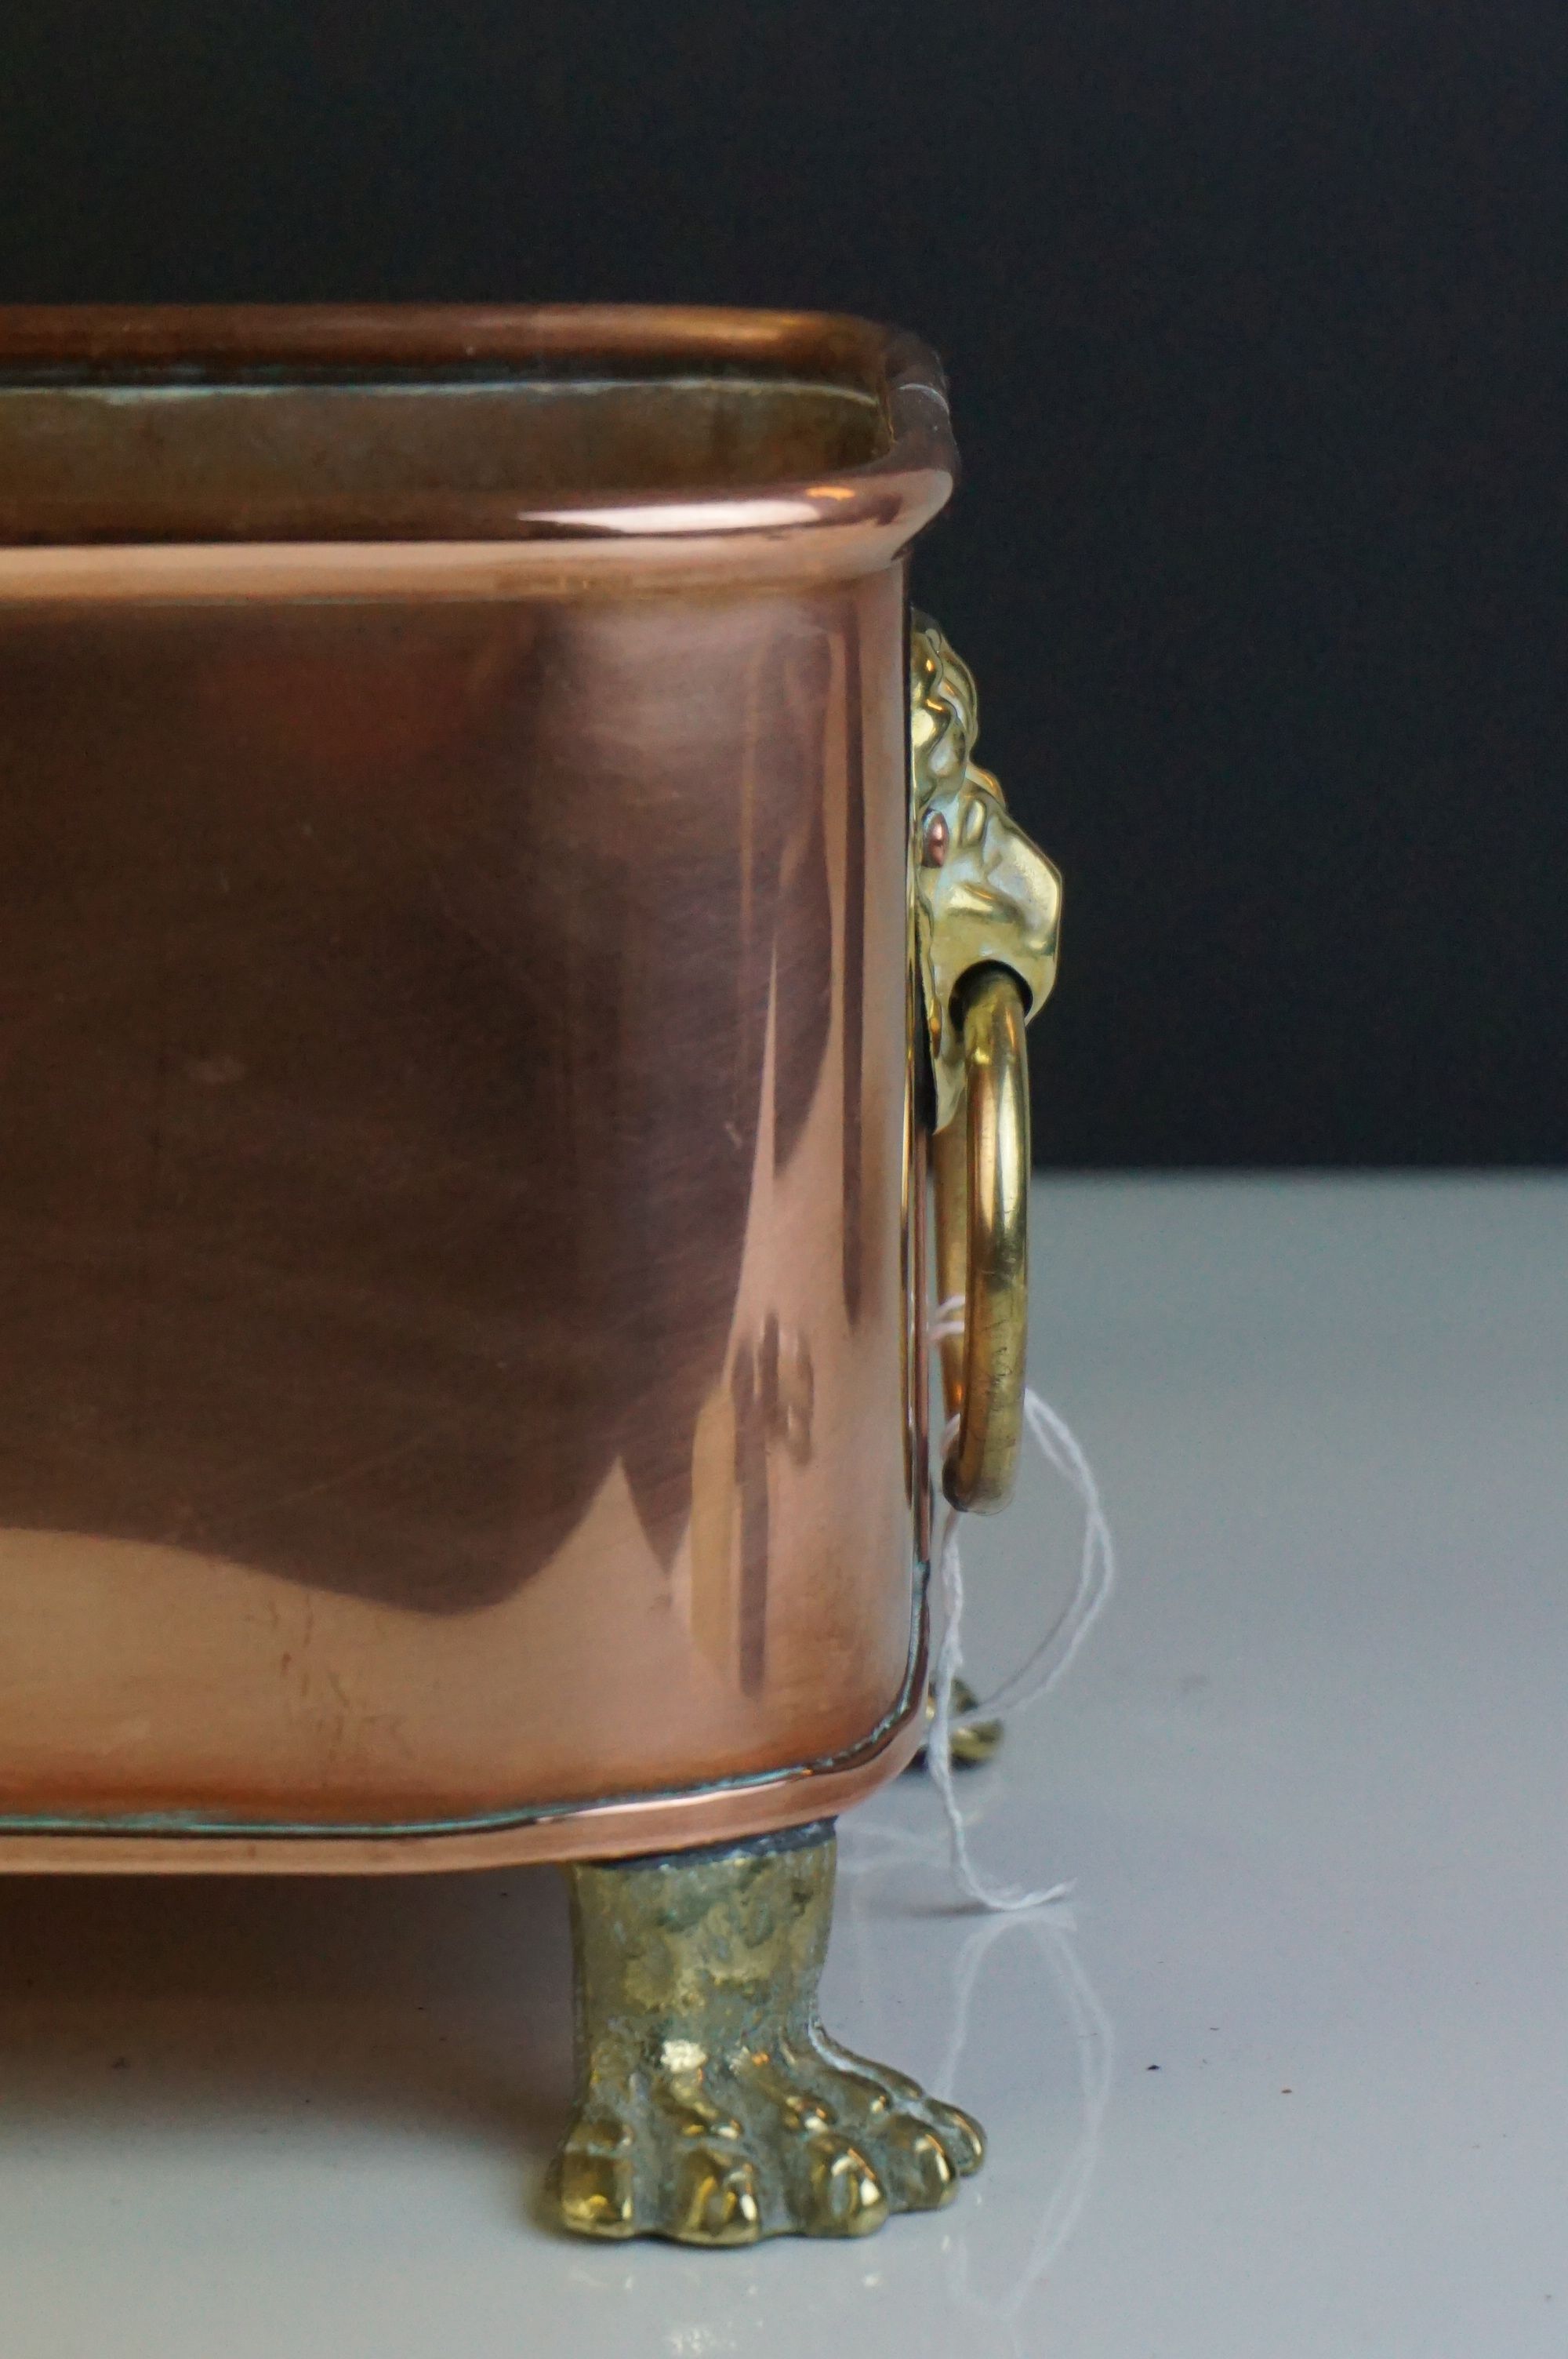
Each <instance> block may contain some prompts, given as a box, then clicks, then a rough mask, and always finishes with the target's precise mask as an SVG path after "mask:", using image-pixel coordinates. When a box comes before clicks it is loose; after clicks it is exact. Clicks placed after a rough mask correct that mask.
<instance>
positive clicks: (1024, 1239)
mask: <svg viewBox="0 0 1568 2359" xmlns="http://www.w3.org/2000/svg"><path fill="white" fill-rule="evenodd" d="M954 1000H955V1002H956V1003H957V1004H956V1005H955V1006H954V1011H953V1012H954V1015H955V1016H956V1017H957V1016H960V1015H961V1017H962V1031H963V1039H964V1099H963V1115H962V1119H960V1118H959V1117H958V1116H957V1115H955V1117H954V1119H953V1120H952V1121H951V1122H950V1123H948V1124H947V1125H946V1128H945V1129H943V1130H940V1131H938V1132H937V1134H936V1136H935V1140H934V1142H933V1154H932V1162H933V1168H934V1170H935V1182H936V1271H937V1278H938V1282H939V1286H940V1289H941V1294H942V1298H943V1299H944V1301H946V1302H952V1301H953V1300H954V1299H955V1298H956V1297H959V1296H961V1297H962V1299H963V1321H962V1332H961V1333H960V1332H957V1328H958V1321H957V1317H956V1316H955V1317H954V1318H953V1320H952V1322H951V1330H950V1332H948V1333H946V1335H944V1336H943V1337H942V1338H941V1340H940V1343H939V1349H940V1352H941V1360H942V1394H943V1399H944V1402H945V1404H946V1414H947V1419H948V1425H949V1428H950V1429H951V1430H952V1432H953V1440H952V1441H951V1443H950V1445H949V1446H948V1447H947V1449H946V1451H945V1452H944V1454H943V1464H942V1488H943V1491H944V1492H945V1494H946V1497H947V1499H948V1501H949V1502H950V1504H951V1505H952V1506H955V1507H962V1508H967V1509H979V1510H980V1511H981V1512H984V1511H985V1510H987V1509H989V1508H994V1507H1001V1506H1006V1504H1007V1501H1008V1499H1009V1497H1010V1496H1011V1491H1012V1482H1013V1476H1014V1474H1015V1473H1016V1472H1017V1467H1018V1446H1019V1440H1020V1438H1021V1436H1022V1430H1023V1375H1024V1352H1025V1343H1026V1337H1027V1329H1028V1321H1029V1062H1028V1051H1027V1049H1025V1046H1024V1038H1023V991H1022V985H1021V984H1020V983H1019V980H1018V977H1017V976H1016V975H1015V974H1013V973H1011V971H1010V970H1009V969H1008V968H1006V967H1000V966H983V967H978V968H977V969H976V970H975V971H974V973H971V974H968V975H966V976H965V977H964V978H963V980H962V982H961V983H960V984H959V985H958V987H957V991H956V992H955V993H954ZM955 1419H957V1424H956V1426H955V1425H954V1420H955Z"/></svg>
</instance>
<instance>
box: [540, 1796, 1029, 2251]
mask: <svg viewBox="0 0 1568 2359" xmlns="http://www.w3.org/2000/svg"><path fill="white" fill-rule="evenodd" d="M835 1848H836V1847H835V1843H834V1840H833V1831H832V1828H831V1826H830V1825H825V1824H824V1825H817V1826H814V1827H806V1828H801V1829H798V1830H796V1831H795V1832H791V1833H789V1834H785V1835H781V1836H774V1837H771V1838H764V1839H763V1840H762V1841H759V1842H755V1843H742V1844H738V1845H731V1846H726V1847H724V1848H723V1849H721V1850H715V1851H706V1852H687V1853H674V1854H669V1855H667V1856H664V1857H659V1858H654V1859H645V1860H629V1861H617V1862H613V1863H611V1864H608V1865H603V1864H600V1865H576V1866H572V1867H570V1868H568V1870H567V1875H568V1881H569V1884H570V1886H571V1896H572V1930H573V1937H574V1942H575V1950H576V1962H577V2083H578V2085H577V2100H576V2111H575V2115H574V2118H573V2122H572V2125H571V2128H570V2130H569V2131H568V2134H567V2138H566V2142H565V2145H564V2146H563V2147H562V2148H561V2151H560V2153H559V2155H558V2156H557V2160H556V2164H555V2168H554V2171H553V2174H552V2180H551V2190H552V2201H553V2203H554V2205H555V2206H556V2209H557V2213H558V2216H559V2218H560V2219H561V2221H562V2222H563V2223H564V2224H565V2225H566V2226H567V2227H568V2228H571V2229H575V2230H576V2231H578V2232H579V2234H583V2235H589V2236H614V2237H623V2236H644V2235H651V2236H673V2237H676V2238H677V2239H678V2240H679V2241H680V2242H681V2243H683V2244H690V2245H751V2244H754V2243H756V2241H757V2240H758V2238H759V2237H762V2236H778V2235H790V2234H795V2235H806V2236H863V2235H867V2234H870V2233H871V2230H872V2229H875V2228H880V2227H881V2224H882V2223H883V2221H884V2220H885V2219H886V2218H887V2217H888V2215H889V2213H890V2212H921V2211H933V2210H935V2208H936V2207H937V2206H938V2205H939V2204H943V2203H946V2201H948V2200H949V2198H950V2197H951V2196H952V2194H953V2193H954V2190H955V2189H956V2187H957V2180H958V2179H959V2177H960V2176H962V2175H963V2174H965V2173H967V2172H969V2171H972V2170H976V2169H979V2163H980V2158H981V2156H982V2154H983V2152H984V2139H983V2137H982V2136H981V2133H980V2130H979V2126H978V2125H977V2124H976V2123H974V2122H972V2121H971V2120H970V2119H969V2117H968V2114H962V2113H960V2112H959V2111H958V2109H957V2106H954V2105H945V2104H939V2103H938V2102H937V2101H936V2100H935V2098H931V2097H927V2096H926V2095H925V2092H924V2091H923V2090H922V2089H920V2088H919V2087H918V2086H917V2085H916V2083H915V2082H913V2081H911V2080H908V2079H906V2078H905V2077H904V2076H903V2074H902V2073H899V2072H893V2071H889V2070H888V2069H887V2067H886V2066H884V2065H881V2064H872V2063H869V2062H867V2061H866V2060H865V2059H864V2058H863V2057H860V2056H855V2055H852V2054H851V2053H850V2051H849V2049H845V2048H840V2047H839V2046H838V2042H837V2041H836V2040H833V2039H830V2038H828V2036H827V2033H826V2032H825V2031H824V2030H823V2028H822V2025H821V2023H820V2021H819V2019H818V2017H817V2012H816V2004H817V2002H816V1989H817V1979H818V1976H819V1975H820V1973H821V1971H822V1964H823V1960H824V1958H825V1957H826V1955H827V1934H828V1928H829V1924H830V1922H831V1918H832V1909H833V1878H834V1863H835Z"/></svg>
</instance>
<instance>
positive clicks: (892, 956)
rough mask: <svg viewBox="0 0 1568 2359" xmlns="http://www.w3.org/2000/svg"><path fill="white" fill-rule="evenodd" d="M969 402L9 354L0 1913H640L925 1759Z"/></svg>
mask: <svg viewBox="0 0 1568 2359" xmlns="http://www.w3.org/2000/svg"><path fill="white" fill-rule="evenodd" d="M940 386H941V380H940V377H939V375H938V374H937V372H936V370H935V364H934V363H933V362H932V361H931V360H930V359H929V356H928V355H926V354H925V353H924V352H923V351H922V350H921V349H920V348H919V347H917V346H914V345H912V344H910V343H908V342H904V341H903V340H900V339H895V338H891V337H888V336H885V335H883V334H882V333H881V332H877V331H873V330H871V329H868V328H864V327H861V326H860V325H859V324H858V323H855V322H845V321H828V320H814V319H797V318H794V317H787V316H784V315H748V314H735V315H731V314H711V313H700V312H698V313H661V312H640V311H632V312H620V311H613V312H593V311H581V312H572V311H564V312H532V313H530V312H520V311H514V312H492V313H472V312H447V311H438V312H423V313H422V312H379V313H378V312H353V311H348V312H333V313H325V312H321V313H317V312H292V313H291V312H211V313H202V312H185V313H179V312H170V313H157V312H148V313H114V312H82V313H59V312H55V313H49V312H43V313H40V312H13V313H10V314H0V543H3V545H0V1630H3V1631H4V1637H5V1643H4V1647H3V1649H0V1864H5V1865H12V1866H27V1867H45V1868H48V1867H62V1868H73V1867H81V1866H112V1867H124V1866H127V1865H146V1866H155V1867H167V1868H180V1867H187V1866H220V1867H223V1866H235V1865H240V1866H246V1867H262V1868H269V1867H276V1868H282V1869H291V1870H292V1869H297V1868H301V1867H323V1868H337V1867H343V1866H364V1867H381V1866H427V1865H428V1866H438V1865H443V1864H452V1865H460V1864H471V1863H476V1862H479V1861H482V1860H486V1859H490V1860H497V1861H500V1860H510V1859H525V1858H551V1857H567V1856H589V1855H600V1856H604V1855H612V1854H615V1853H617V1852H628V1851H637V1850H651V1849H662V1848H673V1847H676V1846H677V1845H679V1844H682V1843H702V1842H709V1841H713V1840H715V1839H717V1838H719V1837H722V1836H727V1835H730V1834H740V1833H746V1832H754V1831H760V1830H762V1829H764V1828H766V1827H768V1826H771V1825H774V1824H779V1823H783V1822H787V1821H792V1820H796V1821H806V1820H809V1819H812V1818H816V1817H818V1816H821V1815H822V1814H823V1813H824V1812H825V1811H826V1810H833V1809H835V1808H837V1807H838V1805H839V1803H840V1802H842V1801H845V1800H849V1799H853V1798H854V1797H855V1796H856V1795H857V1794H858V1793H860V1792H861V1791H863V1790H865V1789H867V1788H869V1787H870V1786H871V1785H873V1784H875V1783H876V1782H877V1781H878V1780H879V1779H880V1778H881V1777H883V1776H886V1775H888V1774H891V1772H892V1769H894V1768H896V1767H898V1766H900V1764H901V1763H902V1761H903V1759H904V1758H906V1757H907V1756H908V1754H909V1753H910V1751H911V1750H912V1749H913V1748H914V1745H915V1744H916V1742H917V1741H918V1734H919V1729H918V1715H917V1712H916V1706H917V1705H918V1704H919V1703H920V1702H921V1701H923V1693H924V1690H923V1673H922V1660H921V1656H922V1643H921V1636H920V1614H919V1603H918V1579H917V1573H918V1565H919V1560H920V1558H921V1556H922V1554H923V1551H924V1548H925V1525H924V1518H925V1496H924V1494H925V1473H924V1469H925V1444H924V1435H923V1432H922V1431H921V1430H920V1425H921V1414H920V1411H919V1408H918V1405H917V1404H918V1401H919V1399H920V1398H921V1397H923V1393H924V1383H923V1370H924V1339H923V1336H922V1334H921V1333H920V1332H919V1319H918V1312H917V1309H916V1304H915V1297H916V1294H917V1292H918V1289H917V1288H915V1287H914V1285H913V1283H912V1276H911V1273H912V1270H913V1269H914V1267H916V1266H918V1260H919V1249H918V1242H917V1241H916V1240H912V1237H911V1234H910V1226H911V1224H910V1221H909V1218H908V1217H907V1214H908V1212H909V1208H910V1207H911V1206H912V1205H915V1204H918V1202H919V1201H920V1198H921V1192H922V1191H921V1189H920V1186H919V1184H918V1170H917V1165H918V1156H917V1152H916V1149H915V1147H914V1139H915V1128H914V1121H913V1116H912V1110H911V1093H910V1086H909V1071H910V1054H911V1051H910V1039H911V1026H910V1014H909V987H910V984H909V947H908V946H909V936H908V887H907V864H908V817H907V791H908V789H907V738H906V727H907V722H906V687H905V665H906V656H905V582H904V563H903V559H904V551H905V549H906V548H907V545H908V542H909V540H910V538H912V536H913V534H914V532H915V531H916V530H917V529H918V527H920V526H921V525H922V524H923V523H924V522H925V520H926V519H927V518H928V517H929V516H930V515H931V514H932V513H934V511H935V508H936V507H937V506H940V504H941V502H942V500H943V499H944V498H945V497H946V494H947V491H948V489H949V487H950V483H951V474H952V455H951V449H950V445H949V443H948V441H947V438H946V411H945V407H944V405H943V403H942V399H941V391H940Z"/></svg>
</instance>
